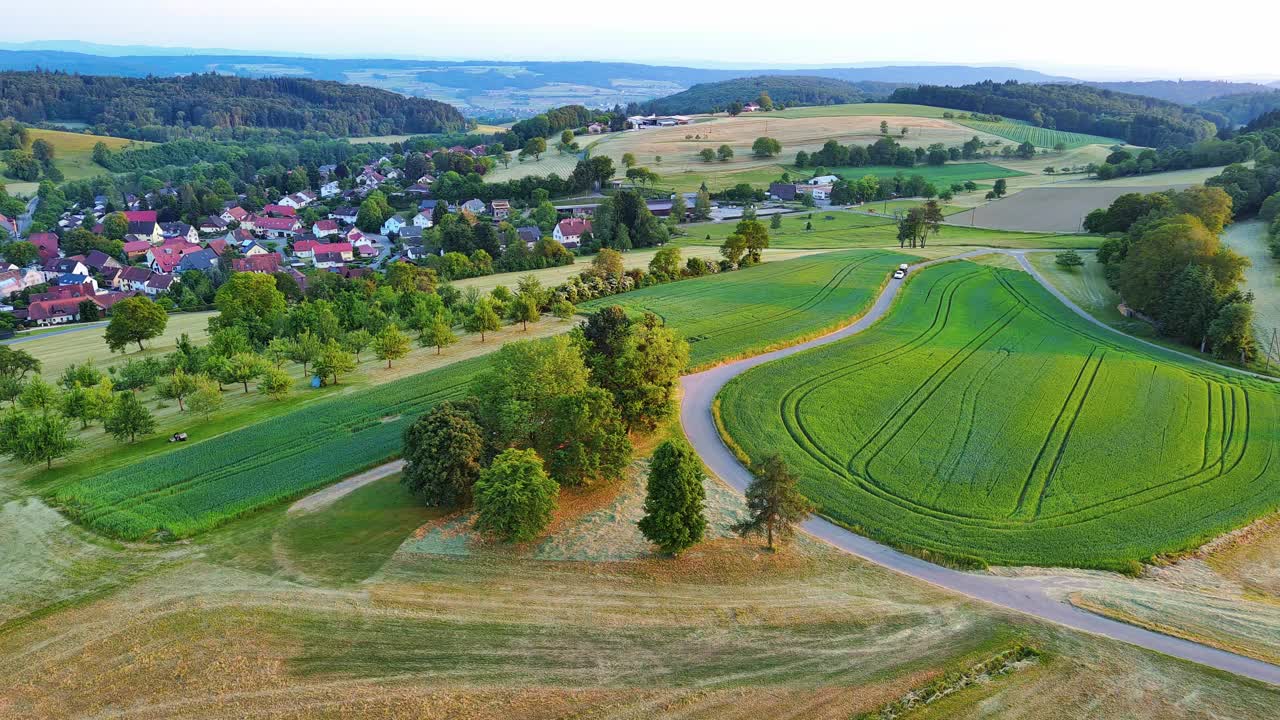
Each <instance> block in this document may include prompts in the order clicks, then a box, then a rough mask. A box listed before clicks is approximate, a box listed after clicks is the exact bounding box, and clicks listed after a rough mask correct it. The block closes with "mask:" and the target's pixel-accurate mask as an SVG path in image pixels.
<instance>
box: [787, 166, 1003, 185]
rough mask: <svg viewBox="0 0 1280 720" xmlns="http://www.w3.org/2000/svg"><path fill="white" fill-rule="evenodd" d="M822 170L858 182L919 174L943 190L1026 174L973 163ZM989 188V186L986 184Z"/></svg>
mask: <svg viewBox="0 0 1280 720" xmlns="http://www.w3.org/2000/svg"><path fill="white" fill-rule="evenodd" d="M787 170H788V171H789V172H790V173H791V176H792V177H807V176H808V175H809V174H811V173H813V169H812V168H797V167H795V166H794V165H791V166H788V167H787ZM825 170H826V171H827V173H829V174H831V175H839V176H841V177H843V178H845V179H846V180H857V179H858V178H862V177H865V176H867V175H874V176H876V177H877V178H879V179H881V180H885V179H891V178H893V177H895V176H897V175H902V176H903V177H911V176H912V175H921V176H923V177H924V179H925V180H926V181H927V182H930V183H933V184H934V186H936V187H937V188H938V190H944V189H946V188H948V187H950V186H951V184H952V183H963V182H964V181H966V180H973V181H975V182H979V181H982V180H995V179H996V178H1011V177H1019V176H1021V175H1026V173H1024V172H1021V171H1019V170H1010V169H1009V168H1004V167H1000V166H999V165H992V164H991V163H986V162H974V163H950V164H948V165H937V166H934V165H917V166H915V167H909V168H900V167H884V166H879V165H875V166H870V167H868V166H862V167H852V166H844V167H826V168H825ZM987 184H988V185H990V183H987Z"/></svg>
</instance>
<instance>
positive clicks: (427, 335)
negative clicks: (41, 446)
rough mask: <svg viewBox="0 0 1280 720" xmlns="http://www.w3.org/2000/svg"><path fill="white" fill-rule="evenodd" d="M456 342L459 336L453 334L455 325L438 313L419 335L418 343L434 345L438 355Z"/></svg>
mask: <svg viewBox="0 0 1280 720" xmlns="http://www.w3.org/2000/svg"><path fill="white" fill-rule="evenodd" d="M456 342H458V336H457V335H454V334H453V327H452V326H451V325H450V324H449V321H448V320H447V319H446V318H445V317H444V316H443V315H437V316H436V317H435V319H433V320H432V321H431V324H430V325H428V326H427V327H426V328H425V329H424V330H423V331H422V334H421V335H419V336H418V344H420V345H422V347H434V348H435V349H436V354H437V355H439V354H440V352H441V351H442V350H444V349H445V347H447V346H449V345H452V344H454V343H456Z"/></svg>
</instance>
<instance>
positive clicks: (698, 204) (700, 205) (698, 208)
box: [693, 190, 711, 222]
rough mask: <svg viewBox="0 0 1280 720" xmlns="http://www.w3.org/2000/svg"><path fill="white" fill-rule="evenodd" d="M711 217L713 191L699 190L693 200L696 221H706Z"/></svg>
mask: <svg viewBox="0 0 1280 720" xmlns="http://www.w3.org/2000/svg"><path fill="white" fill-rule="evenodd" d="M710 219H711V193H709V192H707V191H706V190H699V191H698V195H697V196H696V197H695V198H694V200H693V220H694V222H705V221H707V220H710Z"/></svg>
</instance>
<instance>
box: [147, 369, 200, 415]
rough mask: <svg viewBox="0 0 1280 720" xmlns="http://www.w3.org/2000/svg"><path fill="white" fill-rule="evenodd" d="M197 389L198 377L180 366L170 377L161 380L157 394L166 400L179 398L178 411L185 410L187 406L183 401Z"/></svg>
mask: <svg viewBox="0 0 1280 720" xmlns="http://www.w3.org/2000/svg"><path fill="white" fill-rule="evenodd" d="M195 391H196V377H195V376H194V375H191V374H189V373H188V372H187V371H186V370H184V369H182V368H180V367H178V368H174V370H173V373H172V374H170V375H169V377H167V378H165V379H164V380H162V381H160V384H159V387H158V388H157V391H156V392H157V394H158V395H159V396H160V397H162V398H164V399H166V400H177V401H178V411H179V412H185V411H186V409H187V408H186V406H185V405H184V404H183V401H185V400H186V398H187V396H188V395H190V394H191V393H193V392H195Z"/></svg>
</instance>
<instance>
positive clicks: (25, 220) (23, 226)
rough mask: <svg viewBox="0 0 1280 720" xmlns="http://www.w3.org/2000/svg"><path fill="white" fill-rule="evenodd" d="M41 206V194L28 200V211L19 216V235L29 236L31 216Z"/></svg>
mask: <svg viewBox="0 0 1280 720" xmlns="http://www.w3.org/2000/svg"><path fill="white" fill-rule="evenodd" d="M39 206H40V196H38V195H37V196H36V197H33V198H31V199H30V200H28V201H27V211H26V212H25V213H23V214H21V215H19V216H18V235H20V236H22V237H26V236H27V229H28V228H30V227H31V216H32V215H35V214H36V208H37V207H39Z"/></svg>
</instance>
